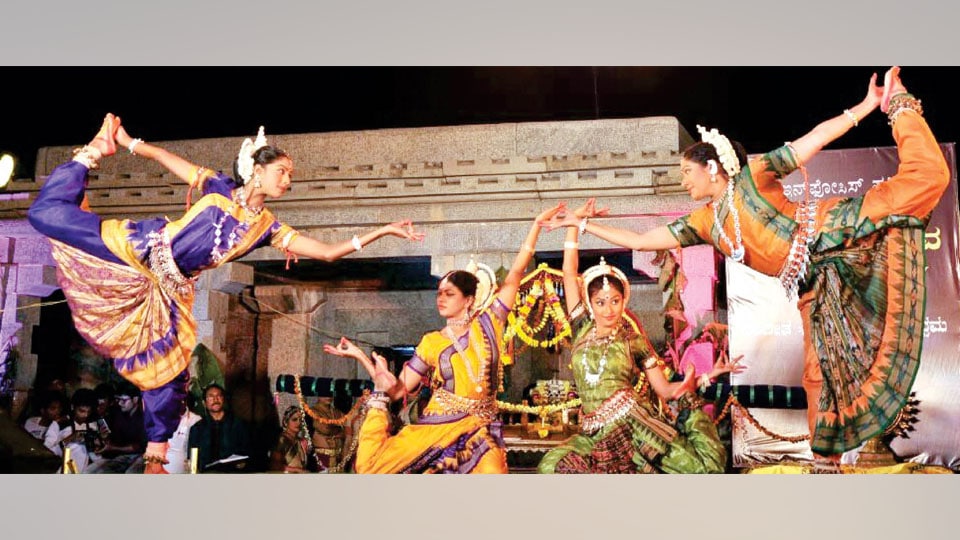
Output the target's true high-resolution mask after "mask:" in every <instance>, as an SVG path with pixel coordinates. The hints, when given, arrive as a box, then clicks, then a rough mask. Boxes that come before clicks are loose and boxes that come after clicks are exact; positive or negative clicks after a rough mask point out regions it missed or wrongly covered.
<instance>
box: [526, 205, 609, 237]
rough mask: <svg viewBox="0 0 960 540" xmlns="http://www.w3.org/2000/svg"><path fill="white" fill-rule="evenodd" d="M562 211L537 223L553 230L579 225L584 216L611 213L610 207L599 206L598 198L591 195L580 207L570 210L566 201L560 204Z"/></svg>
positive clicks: (599, 215) (598, 215)
mask: <svg viewBox="0 0 960 540" xmlns="http://www.w3.org/2000/svg"><path fill="white" fill-rule="evenodd" d="M558 208H560V211H559V212H557V213H555V214H554V215H552V216H550V218H549V219H538V220H537V223H539V224H540V226H541V227H543V228H544V229H546V230H547V231H552V230H554V229H558V228H560V227H572V226H575V225H579V224H580V222H581V221H582V220H583V219H584V218H588V219H589V218H594V217H604V216H606V215H608V214H609V213H610V208H607V207H604V208H597V199H595V198H593V197H591V198H589V199H587V202H585V203H584V204H583V206H581V207H580V208H577V209H576V210H574V211H572V212H570V211H567V208H566V206H565V204H564V203H560V204H559V205H558Z"/></svg>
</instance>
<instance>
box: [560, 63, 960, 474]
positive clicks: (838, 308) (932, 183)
mask: <svg viewBox="0 0 960 540" xmlns="http://www.w3.org/2000/svg"><path fill="white" fill-rule="evenodd" d="M899 72H900V68H898V67H892V68H890V69H889V70H888V71H887V73H886V75H885V77H884V86H882V87H880V86H877V85H876V74H874V75H873V77H871V79H870V82H869V84H868V86H867V95H866V97H865V98H864V100H863V101H862V102H861V103H859V104H858V105H856V106H854V107H853V108H851V109H848V110H844V111H843V113H842V114H839V115H837V116H836V117H834V118H831V119H829V120H826V121H824V122H821V123H820V124H819V125H817V126H816V127H815V128H813V130H811V131H810V132H809V133H807V134H806V135H804V136H803V137H801V138H799V139H797V140H795V141H793V142H792V143H787V144H786V145H784V146H782V147H780V148H778V149H776V150H773V151H772V152H769V153H767V154H764V155H762V156H760V157H758V158H756V159H754V160H753V161H752V162H750V163H747V157H746V152H744V151H743V148H742V146H740V145H739V144H737V143H735V142H731V141H730V140H728V139H727V138H726V137H725V136H723V135H721V134H720V133H719V132H717V130H715V129H714V130H711V131H709V132H708V131H706V130H704V129H703V128H700V129H701V133H702V135H703V142H698V143H696V144H694V145H692V146H691V147H689V148H687V149H686V150H685V151H684V153H683V155H682V157H681V159H680V174H681V178H682V180H681V182H682V185H683V187H684V188H685V189H686V190H687V191H689V192H690V196H691V197H692V198H694V199H696V200H700V199H709V202H708V203H707V204H706V206H703V207H702V208H700V209H699V210H696V211H694V212H693V213H691V214H689V215H687V216H684V217H682V218H680V219H678V220H677V221H675V222H673V223H671V224H670V225H666V226H663V227H659V228H656V229H653V230H650V231H647V232H645V233H636V232H633V231H629V230H624V229H617V228H614V227H608V226H605V225H599V224H597V223H595V222H591V221H588V219H587V218H589V217H594V216H601V215H605V213H606V209H600V210H597V209H596V207H595V204H594V202H593V201H592V200H591V201H588V204H587V209H588V211H587V213H586V216H585V217H583V218H582V219H581V218H580V217H577V216H574V215H573V214H567V215H566V216H563V217H562V218H556V219H554V220H553V223H551V224H550V225H548V226H549V227H551V228H552V227H555V226H567V227H578V228H579V229H580V230H581V231H587V232H589V233H591V234H594V235H596V236H598V237H600V238H603V239H604V240H607V241H608V242H612V243H614V244H617V245H620V246H624V247H628V248H630V249H635V250H639V251H657V250H662V249H673V248H676V247H680V246H691V245H695V244H704V243H706V244H711V245H713V246H714V247H715V248H716V249H718V250H720V251H721V252H723V253H724V254H725V255H727V256H729V257H731V258H732V259H733V260H734V261H737V262H741V263H743V264H745V265H747V266H749V267H750V268H752V269H754V270H756V271H758V272H761V273H763V274H766V275H769V276H777V277H778V278H779V279H780V281H781V283H782V284H783V286H784V288H785V290H786V291H787V294H788V295H789V297H791V298H798V307H799V309H800V315H801V318H802V320H803V335H804V338H805V339H804V372H803V387H804V390H805V391H806V394H807V418H808V422H809V428H810V436H811V447H812V449H813V452H814V454H815V456H816V461H817V463H818V464H820V465H821V466H826V467H831V466H833V467H836V464H837V463H838V461H839V458H840V454H842V453H843V452H845V451H847V450H852V449H854V448H857V447H858V446H859V445H860V444H862V443H863V442H865V441H866V440H868V439H870V438H872V437H875V436H877V435H880V434H881V433H883V431H884V430H885V429H886V428H887V427H888V426H889V425H890V424H891V423H892V422H893V421H894V420H895V419H896V418H897V415H898V413H899V412H900V410H901V409H902V408H903V406H904V404H905V403H906V400H907V397H908V396H909V393H910V388H911V386H912V385H913V380H914V377H915V376H916V374H917V370H918V369H919V367H920V349H921V346H922V344H923V340H922V336H921V335H920V332H919V331H918V330H917V329H918V328H920V329H922V327H923V313H924V305H925V297H926V287H925V286H924V251H923V241H924V229H925V227H926V225H927V222H928V220H929V218H930V213H931V212H932V211H933V209H934V207H936V205H937V203H938V202H939V201H940V198H941V196H942V195H943V192H944V190H945V189H946V187H947V185H948V183H949V181H950V170H949V168H948V167H947V163H946V160H945V159H944V156H943V152H942V151H941V150H940V147H939V145H938V144H937V141H936V139H934V137H933V134H932V133H931V132H930V128H929V127H928V126H927V123H926V121H925V120H924V119H923V116H922V108H921V107H920V101H919V100H917V99H916V98H915V97H913V96H912V95H910V94H908V93H907V90H906V88H905V87H904V86H903V83H902V82H901V81H900V76H899ZM878 106H879V107H880V110H881V111H883V112H885V113H886V114H887V116H888V118H889V123H890V125H891V126H893V138H894V139H895V140H896V142H897V151H898V154H899V157H900V165H899V167H898V169H897V173H896V174H895V175H894V176H892V177H890V179H889V180H887V181H886V182H882V183H880V184H877V185H875V186H873V187H872V188H870V190H869V191H867V193H865V194H864V195H862V196H860V197H851V198H839V197H838V198H831V199H825V200H822V201H817V200H806V201H802V202H799V203H797V202H792V201H790V200H789V199H787V198H786V196H785V195H784V192H783V186H782V185H781V184H780V182H779V180H780V179H781V178H783V177H784V176H786V175H787V174H789V173H790V172H792V171H793V170H795V169H797V168H798V167H799V168H800V169H801V171H802V172H804V174H805V170H803V164H804V163H806V162H808V161H809V160H810V159H811V158H812V157H813V156H814V155H815V154H816V153H817V152H819V151H820V150H821V149H822V148H823V147H824V146H826V145H827V144H829V143H831V142H832V141H834V140H835V139H837V138H838V137H840V136H841V135H843V134H844V133H846V132H847V131H848V130H849V129H851V128H853V127H855V126H856V125H857V124H858V123H859V122H860V120H862V119H863V118H864V117H865V116H866V115H868V114H869V113H871V112H872V111H873V110H874V109H876V108H877V107H878ZM807 193H808V195H809V190H807Z"/></svg>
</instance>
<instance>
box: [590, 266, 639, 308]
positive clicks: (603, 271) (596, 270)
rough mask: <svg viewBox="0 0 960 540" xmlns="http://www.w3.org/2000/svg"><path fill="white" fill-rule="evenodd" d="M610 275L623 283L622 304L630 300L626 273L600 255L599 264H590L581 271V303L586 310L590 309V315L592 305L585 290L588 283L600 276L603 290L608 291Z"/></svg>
mask: <svg viewBox="0 0 960 540" xmlns="http://www.w3.org/2000/svg"><path fill="white" fill-rule="evenodd" d="M610 276H613V277H614V278H616V279H617V280H618V281H620V284H621V285H623V305H624V306H626V305H627V302H629V301H630V282H629V281H627V275H626V274H624V273H623V271H621V270H620V269H619V268H617V267H616V266H610V265H609V264H607V261H606V260H605V259H604V258H603V257H600V263H599V264H597V265H595V266H591V267H590V268H587V269H586V270H584V271H583V295H582V297H583V303H584V304H586V306H587V310H589V311H590V315H591V316H593V306H592V305H591V304H590V296H589V293H588V292H587V291H588V290H589V287H590V283H592V282H593V280H595V279H599V278H602V279H603V290H604V291H608V290H610V281H609V277H610ZM624 313H626V309H624Z"/></svg>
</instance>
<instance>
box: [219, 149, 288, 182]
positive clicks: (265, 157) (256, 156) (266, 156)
mask: <svg viewBox="0 0 960 540" xmlns="http://www.w3.org/2000/svg"><path fill="white" fill-rule="evenodd" d="M280 158H287V159H289V160H291V161H292V160H293V158H291V157H290V154H288V153H286V152H285V151H283V150H281V149H279V148H277V147H276V146H271V145H269V144H268V145H266V146H261V147H260V148H258V149H257V150H256V151H255V152H254V153H253V164H254V165H255V166H256V165H260V166H262V167H266V166H267V165H269V164H271V163H273V162H274V161H277V160H278V159H280ZM233 179H234V181H235V182H236V183H237V184H238V185H241V186H243V185H246V184H247V182H249V180H244V179H243V177H241V176H240V169H239V163H238V160H237V159H236V158H234V160H233ZM251 179H252V177H251Z"/></svg>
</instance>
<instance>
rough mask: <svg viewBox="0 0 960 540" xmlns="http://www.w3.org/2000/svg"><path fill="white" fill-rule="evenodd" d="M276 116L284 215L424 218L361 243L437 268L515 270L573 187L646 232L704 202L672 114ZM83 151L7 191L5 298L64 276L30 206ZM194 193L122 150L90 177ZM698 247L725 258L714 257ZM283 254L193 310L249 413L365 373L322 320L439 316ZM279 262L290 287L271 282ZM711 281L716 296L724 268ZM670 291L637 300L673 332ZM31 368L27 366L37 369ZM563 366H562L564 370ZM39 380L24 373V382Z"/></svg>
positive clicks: (367, 252) (413, 329)
mask: <svg viewBox="0 0 960 540" xmlns="http://www.w3.org/2000/svg"><path fill="white" fill-rule="evenodd" d="M255 127H256V126H251V136H252V135H253V134H254V133H255V129H254V128H255ZM266 127H267V130H268V132H267V135H268V140H269V141H270V142H271V143H272V144H276V145H278V146H280V147H282V148H284V149H285V150H287V151H288V152H289V153H291V155H292V156H293V157H294V160H295V166H296V173H295V178H294V184H293V186H292V189H291V191H290V192H289V193H287V194H286V195H285V197H284V198H283V199H281V200H276V201H271V202H270V203H269V205H270V208H271V210H272V211H273V212H274V213H275V214H276V215H277V216H278V218H279V219H281V220H283V221H285V222H287V223H289V224H290V225H292V226H294V227H295V228H297V229H299V230H300V231H301V232H302V233H303V234H306V235H309V236H311V237H314V238H317V239H319V240H321V241H325V242H339V241H342V240H344V239H347V238H350V237H351V236H352V235H353V234H361V233H363V232H366V231H368V230H370V229H372V228H374V227H375V226H377V225H379V224H382V223H388V222H391V221H396V220H399V219H412V220H414V222H415V223H416V225H417V227H418V228H419V229H421V230H423V231H424V232H425V233H426V235H427V237H426V239H425V240H424V241H423V242H419V243H411V242H406V241H402V240H399V239H394V238H388V239H384V240H381V241H379V242H376V243H374V244H372V245H370V246H367V247H365V248H364V250H363V251H362V252H360V253H356V254H352V255H350V256H349V259H357V260H360V261H363V262H366V263H368V264H370V265H377V264H380V263H381V262H382V261H388V260H394V261H395V260H397V258H398V257H400V258H402V257H420V258H425V259H426V260H429V261H430V265H429V266H430V274H432V275H433V276H440V275H442V274H443V273H445V272H447V271H448V270H451V269H454V268H459V267H462V266H464V265H465V264H466V263H467V261H468V260H469V258H470V257H471V256H473V257H475V258H476V259H477V260H478V261H481V262H484V263H486V264H488V265H490V266H491V267H493V268H497V267H499V266H503V267H509V266H510V264H511V262H512V260H513V258H514V257H515V256H516V252H517V250H518V248H519V246H520V244H521V242H522V240H523V238H524V237H525V235H526V233H527V231H528V230H529V227H530V222H531V219H532V218H533V217H534V216H535V215H537V214H538V213H539V212H540V211H542V210H543V209H545V208H548V207H550V206H553V205H555V204H556V203H557V202H559V201H561V200H565V201H568V202H569V204H570V205H571V206H575V205H579V204H581V203H582V202H583V201H584V200H585V199H586V198H588V197H597V198H598V204H599V205H601V206H608V207H610V210H611V212H610V213H611V217H610V218H609V219H607V220H606V222H607V223H611V224H613V225H615V226H621V227H627V228H632V229H635V230H646V229H648V228H652V227H654V226H657V225H661V224H665V223H668V222H670V221H672V220H673V219H675V217H676V216H677V215H679V214H682V213H686V212H688V211H690V210H691V209H693V208H694V207H695V206H696V203H693V202H692V201H690V200H689V197H688V196H687V194H686V192H685V191H684V190H683V189H682V188H681V187H680V185H679V176H678V174H679V173H678V171H677V165H678V163H679V151H680V149H681V148H683V147H685V146H686V145H687V144H689V143H691V142H692V139H691V138H690V136H689V134H688V133H687V131H686V130H685V129H684V128H683V127H682V126H680V125H679V124H678V122H677V120H676V119H675V118H673V117H653V118H628V119H615V120H590V121H569V122H532V123H506V124H492V125H470V126H448V127H433V128H411V129H385V130H375V131H355V132H339V133H315V134H296V135H283V134H270V133H269V126H266ZM240 142H241V138H239V137H229V138H215V139H197V140H187V141H163V142H159V143H158V144H160V145H162V146H163V147H165V148H167V149H169V150H171V151H173V152H175V153H177V154H180V155H182V156H184V157H187V158H188V159H190V160H191V161H194V162H196V163H198V164H203V165H206V166H208V167H219V168H223V169H227V170H228V172H229V170H230V169H231V166H230V163H231V162H232V159H233V157H234V156H235V154H236V151H237V149H238V148H239V145H240ZM79 144H80V143H79V142H78V145H79ZM71 148H73V147H67V146H64V147H46V148H42V149H40V151H39V154H38V160H37V169H36V177H35V179H34V181H32V182H23V181H18V182H16V183H15V184H14V185H13V186H14V187H11V188H9V189H15V190H17V191H18V192H20V194H21V196H18V197H8V198H6V199H4V200H0V220H2V221H0V240H3V239H4V238H6V239H7V241H8V249H7V251H6V253H7V254H8V257H7V260H4V261H0V262H2V263H3V264H4V269H5V272H6V274H7V276H10V275H13V273H16V274H17V275H18V276H27V275H29V276H30V277H24V278H19V279H18V281H17V283H19V285H18V286H17V287H14V288H12V289H11V287H10V286H9V281H10V280H9V277H8V278H7V284H5V288H4V294H5V296H4V306H5V307H6V306H11V305H15V304H17V303H18V302H20V303H23V300H22V298H36V296H35V295H38V294H39V295H42V294H43V292H44V291H49V290H52V288H51V287H55V284H53V278H52V276H53V273H52V272H53V269H52V267H51V266H50V264H51V262H50V260H49V253H48V252H47V251H45V248H44V247H43V246H45V245H46V244H45V242H44V241H43V240H42V238H40V237H39V236H38V235H37V234H36V233H35V232H33V231H32V229H31V228H30V227H29V225H27V224H26V223H25V220H24V219H23V218H24V217H25V212H26V208H27V207H28V206H29V203H30V201H31V200H32V199H33V197H34V196H35V194H36V192H37V191H39V189H40V187H41V186H42V184H43V181H44V180H45V178H46V176H47V175H49V174H50V172H51V171H52V170H53V168H54V167H55V166H56V165H57V164H59V163H61V162H63V161H65V160H66V159H69V157H70V155H71V154H70V151H71ZM23 193H26V194H28V196H27V197H23V196H22V194H23ZM186 193H187V186H186V185H185V184H184V183H182V182H181V181H180V180H178V179H176V178H175V177H173V176H172V175H170V174H169V173H168V172H166V171H165V170H163V169H162V168H161V167H160V166H159V165H158V164H157V163H155V162H153V161H148V160H145V159H143V158H139V157H136V156H130V155H128V154H126V153H125V152H118V153H117V155H116V156H113V157H110V158H107V159H104V160H103V163H102V165H101V168H100V169H98V170H96V171H93V173H92V174H91V180H90V185H89V189H88V197H89V199H90V203H91V205H92V208H93V210H94V211H96V212H97V213H98V214H100V215H102V216H104V217H105V218H120V217H129V218H134V219H139V218H144V217H151V216H156V215H167V216H169V217H171V218H173V219H175V218H177V217H179V216H180V215H181V214H182V212H183V210H184V205H183V204H184V200H185V197H186ZM562 243H563V233H562V232H560V231H556V232H552V233H544V234H543V235H542V236H541V240H540V242H539V244H538V246H537V249H538V252H539V253H540V254H549V253H553V254H554V256H555V257H556V256H558V255H559V253H560V251H561V249H562ZM10 245H13V246H14V247H12V248H10V247H9V246H10ZM37 246H40V247H37ZM611 248H612V246H610V245H609V244H606V243H604V242H602V241H599V240H598V239H597V238H595V237H592V236H590V235H586V236H585V237H584V238H582V239H581V249H582V250H590V251H592V252H593V253H600V252H602V251H604V250H611ZM620 251H622V250H620ZM696 257H700V258H702V259H703V261H704V262H705V264H707V265H708V266H709V265H710V264H712V259H711V258H710V256H709V255H703V256H695V259H696ZM632 259H633V268H634V269H635V270H636V271H637V272H638V273H639V274H642V275H646V276H651V277H655V276H656V275H657V271H656V269H655V268H653V267H652V266H651V265H650V263H649V261H650V259H651V256H650V255H647V254H638V253H635V254H634V256H633V258H632ZM282 262H283V254H282V253H280V252H279V251H277V250H274V249H260V250H257V251H255V252H253V253H251V254H249V255H248V256H247V257H245V258H244V259H243V260H241V261H236V262H234V263H231V264H228V265H226V266H224V267H223V268H220V269H217V270H216V271H211V272H208V273H206V274H205V275H204V277H203V278H202V279H201V280H200V282H199V283H198V290H197V303H196V306H195V309H194V314H195V316H196V318H197V320H198V325H199V326H198V334H199V338H200V341H201V342H203V343H204V344H205V345H207V346H208V347H209V348H210V349H211V350H212V351H213V352H214V353H215V354H217V355H218V357H220V358H221V359H223V360H224V361H225V362H226V363H227V364H228V366H229V367H228V370H227V371H228V372H229V373H230V374H231V376H232V377H234V378H235V379H236V380H238V381H240V382H241V383H242V384H243V385H245V386H246V387H247V388H248V389H249V396H248V399H249V400H250V403H248V404H245V405H244V406H243V407H244V408H247V405H249V409H248V410H249V411H250V413H249V415H250V416H260V415H262V414H264V411H267V410H269V409H271V407H269V406H267V405H263V404H258V403H259V402H260V401H261V400H267V399H269V398H268V397H264V396H263V395H262V394H263V393H267V394H269V392H270V391H271V390H272V381H273V380H274V379H275V377H276V375H277V374H280V373H302V374H310V375H314V376H333V377H355V376H357V375H358V371H357V369H356V366H350V365H349V364H348V363H346V361H344V360H342V359H331V358H326V357H325V355H324V354H323V353H322V350H321V349H320V347H321V343H322V342H323V340H324V339H326V338H321V337H320V335H319V334H318V333H317V332H316V331H315V330H311V329H310V327H315V328H322V329H328V330H330V331H332V332H334V333H344V334H347V335H351V336H354V337H361V339H365V340H366V341H368V342H371V343H381V344H395V343H406V344H416V342H417V341H418V340H419V336H420V335H421V334H422V333H423V332H425V331H428V330H431V329H436V328H437V327H439V325H440V324H441V321H440V320H439V318H438V316H437V315H436V311H435V308H434V307H433V306H434V300H433V291H432V290H428V289H424V290H404V291H391V290H382V285H383V284H382V283H381V284H376V283H372V284H371V283H367V284H363V283H360V284H354V286H353V287H352V288H351V289H350V290H344V289H342V287H341V288H338V287H336V286H335V285H334V284H332V283H331V282H330V281H322V280H321V281H315V280H313V278H312V277H311V276H313V275H314V274H313V273H312V272H311V270H310V269H311V268H316V266H315V265H316V264H322V263H315V262H314V263H307V262H306V261H301V262H300V263H299V264H292V265H291V268H290V270H288V271H282V272H277V271H275V269H276V268H278V266H279V265H280V264H281V263H282ZM690 262H694V263H695V262H696V261H695V260H694V261H690ZM686 263H687V261H685V264H686ZM266 268H270V269H274V271H271V272H270V275H271V276H275V275H278V274H279V275H280V276H281V277H282V279H283V280H284V281H285V282H286V283H287V284H286V285H276V284H274V282H273V281H271V279H263V276H264V274H265V269H266ZM707 274H709V272H707ZM703 279H705V280H707V281H709V280H710V279H711V278H710V277H705V278H703ZM25 280H26V281H27V282H28V283H27V284H24V283H23V282H24V281H25ZM274 281H275V280H274ZM704 284H706V281H705V282H704ZM254 286H256V287H254ZM251 287H254V288H251ZM706 288H707V289H709V291H710V292H711V293H712V290H713V283H712V281H710V282H709V285H708V286H706ZM244 291H246V292H244ZM250 291H253V293H252V295H251V294H250ZM242 292H244V294H241V293H242ZM47 294H49V292H47ZM245 298H246V299H245ZM254 299H256V300H254ZM258 301H259V302H258ZM11 302H12V303H11ZM661 302H662V296H661V294H660V291H659V289H657V287H656V286H655V285H654V284H646V285H644V284H638V285H634V295H633V299H632V301H631V306H630V307H631V308H632V309H634V310H635V311H637V312H638V313H639V314H640V316H641V318H642V319H643V322H644V324H646V325H647V327H648V330H649V331H650V334H651V338H653V339H654V340H658V339H659V340H661V341H662V317H661V316H660V313H659V310H660V307H661ZM263 304H268V305H271V306H273V307H274V308H276V307H279V310H278V311H280V313H276V312H274V311H272V310H267V311H265V310H264V307H263ZM7 313H8V311H4V319H3V336H8V335H18V336H19V337H20V342H19V345H18V347H19V349H20V352H21V357H23V358H27V359H28V360H27V362H26V363H29V354H30V353H29V339H25V338H27V337H28V336H29V332H30V325H31V324H36V321H33V320H29V321H28V320H27V319H29V318H30V317H31V315H30V314H29V313H30V312H29V310H22V311H17V313H18V319H22V320H23V321H26V322H23V321H19V320H18V321H12V319H11V318H10V317H9V316H8V315H7ZM8 319H11V320H8ZM18 324H19V326H18ZM364 336H365V337H364ZM34 362H35V359H34ZM551 362H552V363H553V364H556V365H559V366H565V365H566V364H567V362H566V361H560V362H558V361H557V360H556V359H543V360H542V362H541V364H542V365H541V366H540V367H537V365H538V364H536V363H532V364H529V366H528V367H529V371H528V372H525V371H524V370H525V369H527V368H522V367H519V362H518V367H517V368H515V378H517V379H520V378H521V377H523V376H526V375H531V376H532V375H537V376H539V375H538V373H539V374H540V375H542V374H545V373H547V372H548V371H549V369H550V367H549V366H550V364H551ZM553 369H556V368H553ZM538 370H539V371H538ZM23 373H25V374H26V375H24V377H26V378H29V373H30V369H29V367H27V369H26V370H24V371H23ZM567 373H568V372H567ZM560 374H561V376H563V375H565V373H564V372H563V369H561V373H560ZM30 382H32V381H26V380H24V381H19V380H18V384H20V385H28V384H29V383H30ZM281 408H282V407H281Z"/></svg>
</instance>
